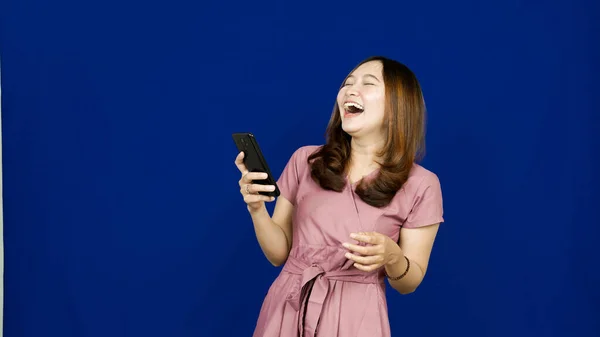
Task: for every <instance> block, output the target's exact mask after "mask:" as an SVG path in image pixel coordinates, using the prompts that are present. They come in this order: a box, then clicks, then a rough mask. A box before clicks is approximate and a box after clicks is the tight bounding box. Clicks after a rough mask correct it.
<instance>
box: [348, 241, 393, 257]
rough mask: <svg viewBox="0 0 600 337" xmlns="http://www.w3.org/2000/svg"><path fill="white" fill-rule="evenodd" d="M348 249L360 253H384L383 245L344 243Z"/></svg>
mask: <svg viewBox="0 0 600 337" xmlns="http://www.w3.org/2000/svg"><path fill="white" fill-rule="evenodd" d="M342 246H344V247H345V248H346V249H348V250H351V251H353V252H356V253H359V254H360V255H377V254H383V247H382V246H379V245H378V246H359V245H355V244H351V243H348V242H344V243H342Z"/></svg>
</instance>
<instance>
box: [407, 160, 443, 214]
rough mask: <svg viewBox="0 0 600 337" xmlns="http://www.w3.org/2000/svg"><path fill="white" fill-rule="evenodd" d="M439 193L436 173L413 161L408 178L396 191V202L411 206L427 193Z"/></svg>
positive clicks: (439, 186) (439, 187) (438, 180)
mask: <svg viewBox="0 0 600 337" xmlns="http://www.w3.org/2000/svg"><path fill="white" fill-rule="evenodd" d="M432 194H434V195H439V197H441V185H440V179H439V178H438V176H437V174H435V173H434V172H432V171H431V170H428V169H427V168H425V167H423V166H421V165H419V164H417V163H414V164H413V167H412V169H411V171H410V173H409V176H408V179H407V180H406V182H405V183H404V185H403V186H402V188H401V189H400V191H398V193H397V195H396V202H400V203H401V204H405V203H407V202H408V204H407V206H409V207H412V206H414V204H415V203H418V202H420V201H421V200H422V199H423V198H424V197H426V196H428V195H432Z"/></svg>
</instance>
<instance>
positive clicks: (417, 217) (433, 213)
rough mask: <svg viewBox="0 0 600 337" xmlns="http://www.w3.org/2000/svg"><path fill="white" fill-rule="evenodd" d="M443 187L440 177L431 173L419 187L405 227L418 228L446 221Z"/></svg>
mask: <svg viewBox="0 0 600 337" xmlns="http://www.w3.org/2000/svg"><path fill="white" fill-rule="evenodd" d="M443 213H444V207H443V201H442V188H441V186H440V181H439V179H438V177H437V176H436V175H435V174H433V173H430V174H428V175H427V176H426V177H425V178H423V181H422V182H421V184H420V185H419V187H418V188H417V192H416V195H415V198H414V204H413V207H412V209H411V211H410V213H409V214H408V217H407V218H406V221H405V223H404V226H403V228H418V227H424V226H429V225H433V224H437V223H441V222H444V218H443Z"/></svg>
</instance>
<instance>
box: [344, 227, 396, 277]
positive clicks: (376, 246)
mask: <svg viewBox="0 0 600 337" xmlns="http://www.w3.org/2000/svg"><path fill="white" fill-rule="evenodd" d="M350 237H351V238H352V239H354V240H356V241H359V242H364V243H366V244H367V245H365V246H360V245H356V244H351V243H347V242H344V243H342V246H344V247H346V248H347V249H349V250H350V252H348V253H346V257H347V258H348V259H350V260H352V261H354V266H355V267H356V268H357V269H360V270H363V271H373V270H375V269H378V268H380V267H382V266H385V265H386V264H390V265H391V264H394V263H396V262H397V261H399V260H400V259H401V258H402V256H403V255H404V254H403V253H402V249H401V248H400V246H398V244H397V243H396V242H394V240H392V239H391V238H390V237H388V236H386V235H383V234H380V233H376V232H368V233H365V232H360V233H352V234H350ZM353 253H358V254H360V255H356V254H353Z"/></svg>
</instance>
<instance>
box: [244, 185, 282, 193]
mask: <svg viewBox="0 0 600 337" xmlns="http://www.w3.org/2000/svg"><path fill="white" fill-rule="evenodd" d="M273 191H275V186H273V185H261V184H244V185H242V187H241V192H242V193H245V194H256V193H258V192H273Z"/></svg>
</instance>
